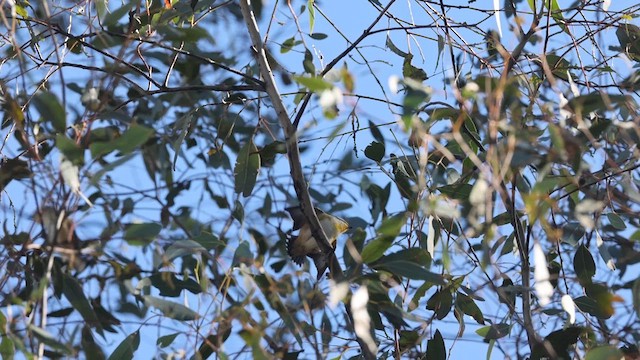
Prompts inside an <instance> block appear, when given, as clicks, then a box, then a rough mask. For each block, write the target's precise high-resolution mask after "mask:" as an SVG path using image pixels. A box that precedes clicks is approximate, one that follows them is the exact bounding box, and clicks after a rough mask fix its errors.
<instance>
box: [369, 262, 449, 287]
mask: <svg viewBox="0 0 640 360" xmlns="http://www.w3.org/2000/svg"><path fill="white" fill-rule="evenodd" d="M372 267H373V268H375V269H384V270H387V271H389V272H390V273H392V274H394V275H398V276H401V277H406V278H409V279H415V280H425V281H429V282H431V283H433V284H437V285H444V284H445V282H444V278H443V277H442V275H440V274H436V273H433V272H431V271H429V270H427V269H425V268H423V267H421V266H420V265H418V264H416V263H413V262H409V261H404V260H396V261H384V262H378V263H377V264H376V265H372Z"/></svg>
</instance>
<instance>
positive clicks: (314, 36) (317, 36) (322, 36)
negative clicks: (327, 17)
mask: <svg viewBox="0 0 640 360" xmlns="http://www.w3.org/2000/svg"><path fill="white" fill-rule="evenodd" d="M309 36H310V37H311V38H312V39H314V40H324V39H326V38H328V37H329V36H328V35H327V34H323V33H313V34H309Z"/></svg>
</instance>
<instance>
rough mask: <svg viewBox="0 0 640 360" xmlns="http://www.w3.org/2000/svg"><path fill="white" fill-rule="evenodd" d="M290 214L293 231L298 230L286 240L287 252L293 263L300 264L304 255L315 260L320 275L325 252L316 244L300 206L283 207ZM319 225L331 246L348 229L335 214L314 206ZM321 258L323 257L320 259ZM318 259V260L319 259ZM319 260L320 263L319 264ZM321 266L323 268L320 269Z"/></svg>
mask: <svg viewBox="0 0 640 360" xmlns="http://www.w3.org/2000/svg"><path fill="white" fill-rule="evenodd" d="M285 210H286V211H287V212H289V215H291V219H292V220H293V231H295V230H300V231H299V233H298V235H297V236H295V235H291V236H290V237H289V238H288V241H287V253H288V254H289V256H290V257H291V259H292V260H293V262H294V263H296V264H298V265H302V263H303V262H304V258H305V257H306V256H308V257H310V258H312V259H313V260H314V261H315V264H316V267H318V277H320V276H322V274H321V273H320V271H321V270H322V273H324V269H326V256H323V255H326V254H323V253H322V249H321V248H320V247H319V246H318V242H317V241H316V239H315V238H314V237H313V234H312V232H311V227H310V226H309V222H308V221H307V218H306V216H305V215H304V213H303V212H302V209H301V208H300V206H292V207H288V208H286V209H285ZM315 211H316V214H317V215H318V220H319V221H320V226H321V227H322V230H323V231H324V233H325V235H326V236H327V241H329V244H331V246H333V247H335V243H336V240H337V239H338V236H340V235H341V234H343V233H344V232H345V231H347V230H348V229H349V223H347V221H345V220H344V219H341V218H339V217H337V216H333V215H331V214H328V213H326V212H324V211H322V210H320V209H318V208H315ZM322 259H325V260H324V261H322ZM319 260H320V261H319ZM319 262H320V264H319ZM321 267H323V269H321Z"/></svg>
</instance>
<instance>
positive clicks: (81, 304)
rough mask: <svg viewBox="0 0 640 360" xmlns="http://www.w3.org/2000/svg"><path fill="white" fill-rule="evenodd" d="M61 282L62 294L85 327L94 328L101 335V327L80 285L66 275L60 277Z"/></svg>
mask: <svg viewBox="0 0 640 360" xmlns="http://www.w3.org/2000/svg"><path fill="white" fill-rule="evenodd" d="M62 281H63V286H62V292H63V294H64V296H65V297H66V298H67V300H69V303H70V304H71V306H73V308H74V309H76V310H78V312H79V313H80V315H81V316H82V319H84V322H85V323H86V324H87V325H89V326H91V327H93V328H95V329H96V331H97V332H98V333H99V334H101V335H102V334H103V331H102V326H101V325H100V321H98V316H97V315H96V313H95V311H94V310H93V307H91V303H89V300H87V297H86V296H85V294H84V290H83V289H82V286H81V285H80V283H78V281H77V280H76V279H75V278H74V277H72V276H71V275H67V274H64V275H62Z"/></svg>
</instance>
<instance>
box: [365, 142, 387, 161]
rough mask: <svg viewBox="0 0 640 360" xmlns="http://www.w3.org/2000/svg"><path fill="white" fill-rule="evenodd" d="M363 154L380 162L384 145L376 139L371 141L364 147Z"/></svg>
mask: <svg viewBox="0 0 640 360" xmlns="http://www.w3.org/2000/svg"><path fill="white" fill-rule="evenodd" d="M364 155H365V156H366V157H368V158H369V159H371V160H373V161H375V162H377V163H380V161H382V158H384V145H383V144H381V143H379V142H377V141H372V142H371V144H369V145H368V146H367V147H366V149H364Z"/></svg>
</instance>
